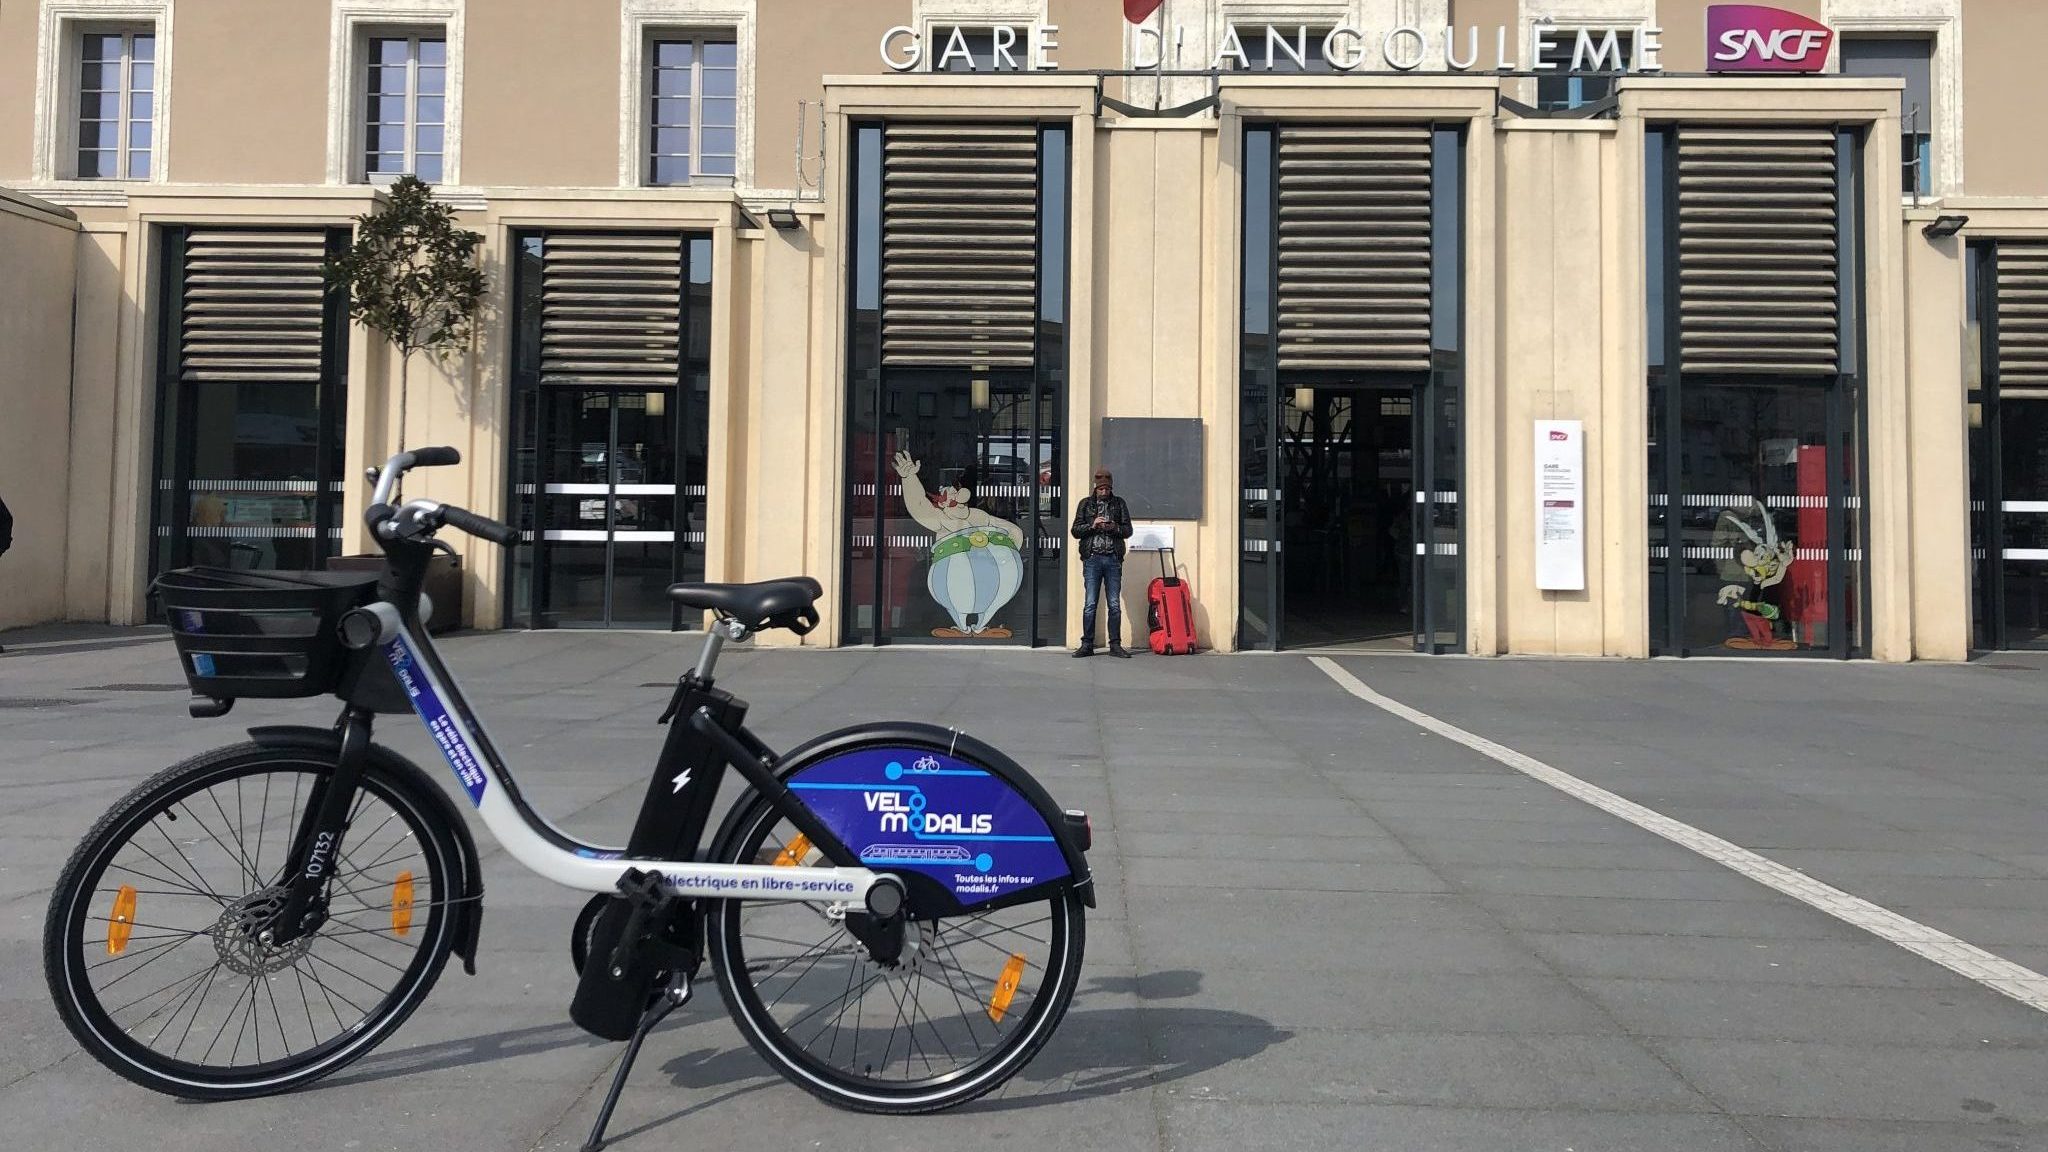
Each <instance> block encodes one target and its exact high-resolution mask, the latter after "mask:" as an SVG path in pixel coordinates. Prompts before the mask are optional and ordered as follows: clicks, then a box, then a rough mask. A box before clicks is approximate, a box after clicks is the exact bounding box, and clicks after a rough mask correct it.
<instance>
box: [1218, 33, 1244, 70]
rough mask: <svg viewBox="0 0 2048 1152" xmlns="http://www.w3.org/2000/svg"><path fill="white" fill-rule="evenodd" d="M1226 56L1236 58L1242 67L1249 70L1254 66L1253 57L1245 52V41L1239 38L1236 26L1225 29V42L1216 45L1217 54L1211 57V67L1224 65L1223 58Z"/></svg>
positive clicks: (1239, 66)
mask: <svg viewBox="0 0 2048 1152" xmlns="http://www.w3.org/2000/svg"><path fill="white" fill-rule="evenodd" d="M1226 56H1229V57H1232V58H1234V59H1235V60H1236V61H1237V66H1238V68H1240V69H1244V70H1249V69H1250V68H1251V66H1252V62H1251V58H1250V57H1248V56H1246V55H1245V53H1244V41H1242V40H1239V39H1238V38H1237V29H1236V28H1235V27H1226V28H1224V29H1223V43H1221V44H1219V45H1217V46H1216V55H1215V56H1213V57H1211V58H1210V60H1209V67H1211V68H1221V67H1223V58H1224V57H1226Z"/></svg>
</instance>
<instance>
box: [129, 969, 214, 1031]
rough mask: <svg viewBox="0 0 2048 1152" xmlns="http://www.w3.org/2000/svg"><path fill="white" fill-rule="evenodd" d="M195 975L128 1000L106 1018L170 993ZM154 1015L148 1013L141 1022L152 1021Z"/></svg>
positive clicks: (182, 977)
mask: <svg viewBox="0 0 2048 1152" xmlns="http://www.w3.org/2000/svg"><path fill="white" fill-rule="evenodd" d="M197 975H198V973H196V972H195V973H191V974H189V975H185V976H180V977H178V978H177V979H176V980H173V981H171V982H170V983H169V984H163V985H159V986H158V987H156V988H155V989H152V990H151V991H148V992H145V993H143V994H142V995H140V996H137V997H136V998H135V999H133V1000H130V1001H128V1002H127V1003H126V1004H123V1005H121V1006H120V1007H119V1008H115V1009H113V1010H112V1011H110V1012H108V1013H107V1016H108V1018H109V1019H112V1018H113V1017H116V1016H119V1015H120V1014H121V1013H123V1012H126V1011H127V1010H128V1009H130V1008H133V1007H135V1006H136V1005H137V1004H141V1003H143V1002H145V1001H148V1000H153V999H155V998H156V997H158V996H161V995H163V994H164V993H165V992H168V991H170V990H171V989H173V988H176V987H178V986H179V985H181V984H183V983H185V982H186V981H187V980H191V979H194V978H195V977H196V976H197ZM155 1015H156V1014H155V1013H154V1012H152V1013H150V1015H148V1016H144V1017H143V1020H145V1021H146V1020H149V1019H152V1018H153V1017H154V1016H155Z"/></svg>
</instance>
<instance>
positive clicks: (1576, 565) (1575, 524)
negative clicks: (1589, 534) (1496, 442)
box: [1536, 420, 1586, 592]
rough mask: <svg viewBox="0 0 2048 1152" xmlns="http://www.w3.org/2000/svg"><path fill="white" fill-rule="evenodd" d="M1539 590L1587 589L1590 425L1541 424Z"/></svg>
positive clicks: (1538, 441) (1538, 427)
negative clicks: (1587, 459)
mask: <svg viewBox="0 0 2048 1152" xmlns="http://www.w3.org/2000/svg"><path fill="white" fill-rule="evenodd" d="M1536 587H1538V588H1540V589H1542V590H1544V591H1546V592H1553V591H1554V592H1580V591H1584V590H1585V587H1586V426H1585V423H1584V421H1580V420H1538V421H1536Z"/></svg>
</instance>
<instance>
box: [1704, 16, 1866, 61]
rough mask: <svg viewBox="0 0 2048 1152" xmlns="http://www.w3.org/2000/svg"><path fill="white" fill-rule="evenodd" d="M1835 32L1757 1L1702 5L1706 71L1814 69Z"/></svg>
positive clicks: (1824, 54) (1823, 58) (1826, 56)
mask: <svg viewBox="0 0 2048 1152" xmlns="http://www.w3.org/2000/svg"><path fill="white" fill-rule="evenodd" d="M1834 38H1835V34H1834V32H1833V31H1832V30H1830V29H1829V28H1828V26H1827V25H1825V24H1822V23H1819V22H1817V21H1815V20H1812V19H1810V18H1808V17H1805V16H1802V15H1800V14H1799V13H1797V12H1787V11H1785V10H1784V9H1782V8H1766V7H1764V6H1763V5H1761V4H1715V5H1711V6H1710V7H1708V9H1707V69H1708V71H1711V72H1818V71H1820V70H1821V67H1822V66H1823V65H1825V64H1826V63H1827V59H1828V45H1829V44H1831V43H1833V41H1834Z"/></svg>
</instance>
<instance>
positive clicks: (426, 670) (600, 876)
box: [370, 603, 877, 903]
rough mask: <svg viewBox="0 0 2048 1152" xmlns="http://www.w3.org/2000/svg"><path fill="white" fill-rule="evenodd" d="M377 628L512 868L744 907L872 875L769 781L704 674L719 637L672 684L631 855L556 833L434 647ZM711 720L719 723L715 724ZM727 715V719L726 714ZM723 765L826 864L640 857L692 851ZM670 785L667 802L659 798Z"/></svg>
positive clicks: (829, 894) (382, 617)
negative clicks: (648, 884) (646, 883)
mask: <svg viewBox="0 0 2048 1152" xmlns="http://www.w3.org/2000/svg"><path fill="white" fill-rule="evenodd" d="M370 612H371V613H372V615H374V616H376V617H377V618H378V622H379V625H380V628H379V634H378V637H377V646H378V649H379V651H380V652H381V653H382V655H383V657H384V659H385V660H386V661H387V662H388V663H389V664H390V666H391V670H392V672H393V673H394V674H395V675H396V677H397V679H398V683H399V685H400V687H402V688H403V689H404V690H405V693H406V695H407V697H409V698H410V699H411V701H412V705H413V711H414V712H415V714H417V715H418V716H419V718H420V720H421V722H422V723H423V724H425V726H426V729H427V734H428V735H429V736H431V737H433V739H434V743H435V745H436V746H437V747H438V748H439V749H440V751H441V755H442V757H443V758H444V759H445V760H447V762H448V766H449V768H450V769H452V770H453V771H454V773H455V777H456V779H457V780H458V781H459V782H460V783H461V785H462V788H463V791H464V792H465V793H466V794H467V795H468V796H469V800H470V803H471V804H473V805H474V806H475V807H476V809H477V813H478V815H480V816H481V817H482V818H483V821H484V825H485V827H487V828H489V829H490V831H491V835H493V836H495V837H496V838H497V839H498V842H499V843H500V844H502V845H504V847H505V850H506V851H507V852H509V853H511V855H512V857H513V859H515V860H517V861H519V862H520V863H521V864H523V865H525V866H526V867H527V868H529V869H531V870H533V871H534V872H536V873H538V874H540V875H541V876H544V877H546V878H547V879H549V880H552V881H554V882H555V883H557V884H561V885H564V886H566V887H569V888H575V889H579V890H581V891H585V892H606V893H610V892H616V891H617V890H618V882H619V879H620V878H621V877H622V876H624V875H625V873H626V872H627V871H628V870H630V869H639V870H643V871H658V872H660V873H662V874H663V876H664V877H665V878H666V879H667V880H668V882H669V884H670V885H672V886H673V887H674V889H675V891H676V894H677V895H680V896H685V897H702V898H719V897H732V896H743V897H745V898H747V899H749V900H784V901H797V902H813V903H816V902H828V903H857V902H859V901H861V900H863V899H864V898H865V897H866V895H867V892H868V889H869V888H870V887H872V886H873V885H874V883H875V881H876V878H877V874H876V873H874V872H872V871H870V870H869V869H867V868H863V867H860V866H858V864H852V865H848V864H846V863H843V862H845V861H849V860H854V859H855V858H854V857H853V855H852V853H851V852H849V851H848V850H847V849H846V848H845V847H844V846H843V845H841V844H840V843H839V841H838V838H837V837H836V836H834V835H833V834H832V832H831V831H830V830H829V829H827V828H826V827H825V826H824V824H823V823H822V822H821V821H819V820H817V819H816V818H815V817H813V816H812V815H811V813H810V811H809V810H808V809H807V808H805V807H804V806H803V804H802V802H801V801H799V800H797V799H796V798H795V797H793V796H792V795H790V794H789V792H788V790H787V789H786V788H785V787H783V785H782V782H781V781H780V780H779V779H778V778H777V777H776V775H775V766H776V757H775V754H774V753H773V752H772V751H770V750H769V749H768V748H767V747H766V746H765V745H763V744H761V743H760V742H759V741H758V740H757V739H755V738H754V737H753V735H752V733H750V732H748V731H747V730H746V729H745V727H744V726H743V724H742V723H741V720H742V719H743V717H744V714H745V708H746V706H745V705H744V704H742V703H740V702H739V701H737V700H734V699H733V698H732V697H731V696H730V695H729V694H727V693H723V692H719V691H718V690H717V689H715V688H714V687H713V685H712V680H711V676H710V672H711V668H712V666H713V665H714V664H715V662H716V659H717V653H718V650H719V648H720V647H721V646H722V643H723V637H722V636H721V635H720V634H718V633H717V632H713V633H711V634H710V635H709V636H708V637H707V639H706V641H705V653H704V656H703V657H702V658H701V659H700V660H699V661H698V664H697V667H696V668H695V669H693V670H692V671H691V672H690V673H689V674H687V675H686V676H684V677H683V678H682V680H680V681H679V682H678V684H677V687H676V695H675V697H674V699H673V700H672V701H671V704H670V713H671V715H672V716H673V718H674V721H675V725H674V728H672V730H671V732H670V735H669V739H668V740H667V742H666V743H665V745H664V747H663V749H662V755H661V758H660V760H659V762H658V763H657V766H656V772H655V776H654V779H653V780H652V781H651V782H650V784H649V789H648V795H647V799H646V800H645V801H643V803H642V806H641V811H640V816H639V819H638V820H637V821H636V823H635V840H636V841H640V843H635V844H632V845H629V847H628V848H616V847H605V846H601V845H596V844H590V843H586V842H584V841H582V840H578V839H577V838H575V837H573V836H570V835H569V834H568V833H566V832H563V831H562V830H561V829H559V828H556V827H555V826H554V825H553V824H551V823H549V822H548V820H547V819H546V818H545V817H543V816H541V815H540V814H539V813H538V812H535V811H534V810H533V808H532V807H531V806H530V805H529V804H528V803H527V802H526V800H525V798H524V797H523V796H521V795H520V793H519V791H518V787H517V785H516V783H515V782H514V779H513V776H512V774H511V772H510V770H509V769H507V768H506V766H505V763H504V761H503V760H502V759H501V758H500V757H499V756H498V754H497V750H496V749H495V748H494V747H493V746H492V745H491V742H490V740H489V738H488V736H486V735H485V733H484V731H483V727H482V725H481V723H479V722H478V721H477V719H476V718H475V713H474V712H472V711H471V710H470V708H469V706H468V702H467V701H466V700H465V699H464V698H463V696H462V693H461V689H460V688H459V686H458V685H457V684H456V683H455V680H454V678H453V676H451V675H450V674H449V672H448V670H447V666H446V665H444V664H443V663H442V662H441V659H440V654H439V653H438V651H436V649H435V648H434V645H433V641H432V640H431V639H430V638H429V637H428V636H427V635H426V634H425V632H424V630H423V629H421V628H419V627H418V624H417V621H416V620H410V619H407V618H406V616H405V615H404V614H402V613H400V612H399V611H398V610H397V609H396V608H395V606H393V605H390V604H388V603H381V604H376V605H372V606H371V608H370ZM720 712H725V713H727V714H728V715H727V716H726V717H723V718H722V717H721V716H720V715H719V713H720ZM733 713H736V715H733ZM727 765H731V766H732V767H733V768H735V769H736V770H738V771H739V772H740V773H741V775H743V776H745V777H746V778H747V780H748V782H749V783H751V784H752V785H753V786H754V787H755V788H756V789H759V790H760V791H762V792H763V793H764V794H766V795H768V796H769V797H770V798H771V802H773V803H775V804H776V806H777V807H778V808H779V809H781V811H782V814H783V815H784V816H786V817H787V818H788V819H789V820H790V822H791V823H793V824H795V825H796V826H797V828H798V829H799V830H801V831H802V832H803V833H804V834H805V835H806V836H807V837H809V838H810V840H811V842H812V843H813V844H814V845H816V846H817V847H818V849H819V850H820V851H821V852H822V853H824V855H825V857H826V858H827V859H828V860H830V861H833V866H831V867H818V868H805V869H803V870H802V872H801V874H800V875H793V874H792V872H791V870H790V869H789V868H787V867H777V866H775V865H772V864H714V863H706V862H703V861H698V860H691V859H669V858H661V857H649V856H647V855H645V854H644V849H645V847H646V846H647V844H648V843H649V842H656V841H659V840H661V839H667V840H669V841H671V842H677V843H680V842H683V841H687V846H688V847H689V848H690V849H692V850H695V849H696V848H697V847H698V846H699V845H698V842H699V841H700V840H701V836H702V832H703V828H704V826H705V822H706V818H707V817H708V815H709V811H710V807H711V805H712V803H713V802H714V801H715V800H716V794H717V789H718V783H719V780H720V778H721V776H722V775H723V769H724V768H725V767H726V766H727ZM664 786H667V788H668V792H667V796H666V797H664V796H663V795H662V794H661V790H662V788H663V787H664Z"/></svg>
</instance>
